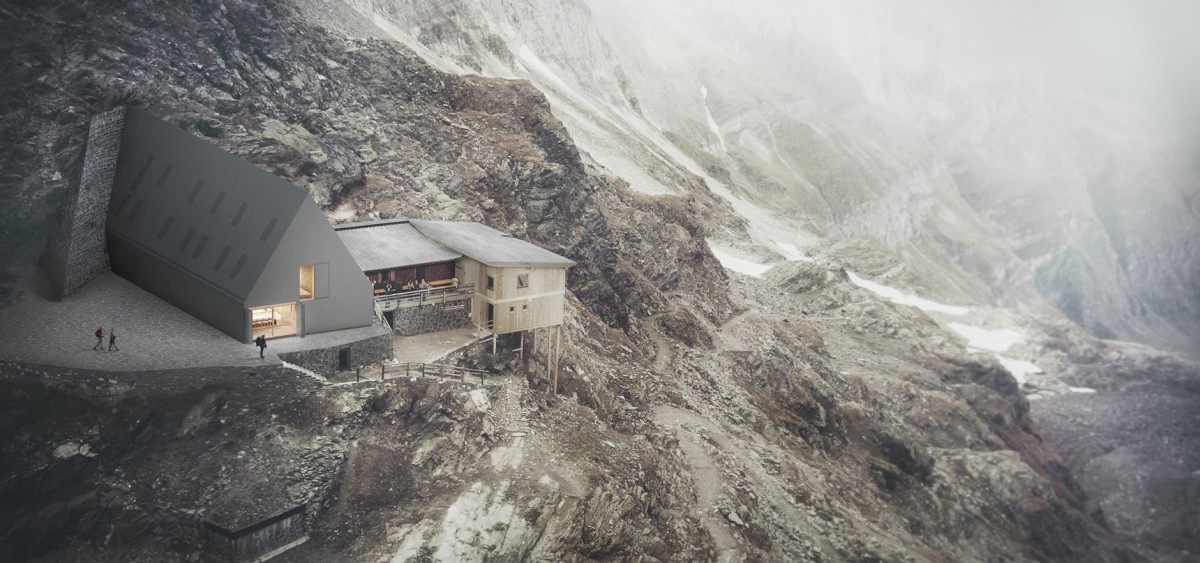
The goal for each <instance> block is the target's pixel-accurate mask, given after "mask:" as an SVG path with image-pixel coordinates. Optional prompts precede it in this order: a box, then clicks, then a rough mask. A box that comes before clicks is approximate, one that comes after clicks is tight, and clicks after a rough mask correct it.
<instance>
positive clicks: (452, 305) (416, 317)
mask: <svg viewBox="0 0 1200 563" xmlns="http://www.w3.org/2000/svg"><path fill="white" fill-rule="evenodd" d="M470 305H471V300H470V299H463V300H460V301H451V302H449V303H426V304H424V305H420V306H418V307H409V308H406V309H396V310H395V311H393V312H392V319H393V320H392V328H393V330H395V331H396V334H399V335H400V336H412V335H414V334H427V333H430V332H442V331H445V330H454V329H456V328H462V327H466V326H471V309H470Z"/></svg>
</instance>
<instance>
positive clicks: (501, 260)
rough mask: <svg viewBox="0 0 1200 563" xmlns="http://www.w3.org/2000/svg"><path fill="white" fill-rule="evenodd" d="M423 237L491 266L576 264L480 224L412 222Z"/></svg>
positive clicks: (536, 266) (540, 266)
mask: <svg viewBox="0 0 1200 563" xmlns="http://www.w3.org/2000/svg"><path fill="white" fill-rule="evenodd" d="M410 222H411V223H412V225H413V226H414V227H416V228H417V230H419V231H421V234H423V235H425V236H427V237H429V238H431V239H433V240H435V241H437V242H439V243H441V244H442V245H444V246H446V247H448V248H450V249H453V250H456V251H458V252H461V253H463V254H464V255H466V256H469V257H471V258H473V259H475V260H477V261H479V262H482V263H484V264H487V265H489V266H500V267H531V268H569V267H571V266H574V265H575V262H574V261H572V260H570V259H568V258H565V257H563V256H559V255H558V254H555V253H553V252H550V251H549V250H546V249H544V248H542V247H540V246H537V245H535V244H531V243H528V242H525V241H523V240H521V239H516V238H513V237H510V236H508V235H507V234H504V233H502V232H500V231H497V230H496V229H493V228H491V227H488V226H486V225H481V224H479V223H467V222H456V221H423V220H417V219H413V220H412V221H410Z"/></svg>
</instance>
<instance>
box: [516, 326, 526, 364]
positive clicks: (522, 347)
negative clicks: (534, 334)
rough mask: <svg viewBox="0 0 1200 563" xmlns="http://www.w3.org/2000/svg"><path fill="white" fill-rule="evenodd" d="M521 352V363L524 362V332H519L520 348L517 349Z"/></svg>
mask: <svg viewBox="0 0 1200 563" xmlns="http://www.w3.org/2000/svg"><path fill="white" fill-rule="evenodd" d="M517 350H518V351H519V352H521V361H522V362H523V361H525V331H523V330H522V331H521V347H520V348H517Z"/></svg>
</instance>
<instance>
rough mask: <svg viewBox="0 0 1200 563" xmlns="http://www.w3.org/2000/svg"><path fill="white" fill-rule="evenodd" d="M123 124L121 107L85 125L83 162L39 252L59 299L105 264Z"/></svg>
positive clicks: (76, 288) (94, 276)
mask: <svg viewBox="0 0 1200 563" xmlns="http://www.w3.org/2000/svg"><path fill="white" fill-rule="evenodd" d="M124 128H125V108H124V107H119V108H117V109H114V110H111V111H109V112H106V113H102V114H99V115H97V116H95V117H93V118H92V121H91V124H90V126H89V128H88V134H87V142H86V143H85V145H84V154H83V165H82V167H81V168H80V171H79V176H78V177H75V178H71V183H70V187H69V188H68V192H67V194H65V195H64V196H63V203H62V207H61V208H60V210H59V216H58V219H57V222H56V223H55V224H54V230H53V231H52V232H51V233H50V238H49V240H48V241H47V246H46V252H45V254H44V255H43V258H42V264H43V266H44V267H45V269H46V273H47V274H48V276H49V278H50V286H51V291H52V293H53V294H54V296H55V297H57V298H59V299H62V298H63V297H66V296H68V295H70V294H72V293H74V292H75V291H76V290H78V289H79V288H81V287H83V286H84V285H87V283H88V282H90V281H92V280H94V279H96V276H98V275H100V274H102V273H104V272H106V271H108V269H109V263H108V253H107V251H106V244H105V238H106V237H105V226H106V224H107V217H108V200H109V197H110V196H111V195H112V183H113V176H114V175H115V174H116V169H117V157H118V156H119V155H120V152H121V133H122V131H123V130H124Z"/></svg>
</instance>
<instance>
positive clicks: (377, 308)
mask: <svg viewBox="0 0 1200 563" xmlns="http://www.w3.org/2000/svg"><path fill="white" fill-rule="evenodd" d="M375 318H377V319H379V322H381V323H383V326H386V327H388V330H392V324H391V323H389V322H388V320H387V317H386V316H384V314H383V308H382V307H380V306H379V301H376V302H375Z"/></svg>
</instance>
